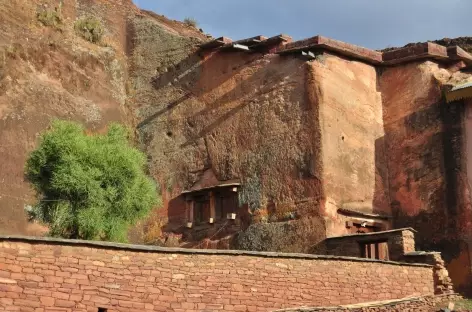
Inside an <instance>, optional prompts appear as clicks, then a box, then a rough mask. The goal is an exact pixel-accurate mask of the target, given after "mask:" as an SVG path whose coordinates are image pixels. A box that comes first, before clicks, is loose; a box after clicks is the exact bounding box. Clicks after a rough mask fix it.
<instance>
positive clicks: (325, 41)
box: [276, 36, 382, 64]
mask: <svg viewBox="0 0 472 312" xmlns="http://www.w3.org/2000/svg"><path fill="white" fill-rule="evenodd" d="M310 50H328V51H332V52H336V53H339V54H342V55H347V56H350V57H353V58H356V59H360V60H363V61H367V62H368V63H372V64H380V63H382V53H381V52H377V51H374V50H370V49H367V48H364V47H360V46H356V45H353V44H349V43H345V42H342V41H339V40H334V39H330V38H327V37H323V36H315V37H312V38H308V39H305V40H300V41H295V42H292V43H288V44H286V45H285V46H283V47H282V48H280V49H278V50H277V52H276V53H277V54H281V55H284V54H291V53H297V52H302V51H310Z"/></svg>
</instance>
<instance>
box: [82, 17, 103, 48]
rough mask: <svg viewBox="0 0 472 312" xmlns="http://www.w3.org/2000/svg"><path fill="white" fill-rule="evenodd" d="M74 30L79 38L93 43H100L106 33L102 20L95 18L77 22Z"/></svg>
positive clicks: (85, 18) (86, 18)
mask: <svg viewBox="0 0 472 312" xmlns="http://www.w3.org/2000/svg"><path fill="white" fill-rule="evenodd" d="M74 28H75V31H76V33H77V34H78V35H79V36H81V37H82V38H84V39H85V40H87V41H90V42H92V43H99V42H100V41H101V40H102V37H103V34H104V32H105V29H104V28H103V25H102V23H101V22H100V20H98V19H97V18H95V17H93V16H87V17H84V18H81V19H79V20H77V21H76V22H75V24H74Z"/></svg>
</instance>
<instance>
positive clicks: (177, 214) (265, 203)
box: [140, 35, 472, 290]
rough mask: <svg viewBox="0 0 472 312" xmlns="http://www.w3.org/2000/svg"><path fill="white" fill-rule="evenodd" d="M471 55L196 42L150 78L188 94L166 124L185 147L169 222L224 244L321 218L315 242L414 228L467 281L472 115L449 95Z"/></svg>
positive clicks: (280, 39)
mask: <svg viewBox="0 0 472 312" xmlns="http://www.w3.org/2000/svg"><path fill="white" fill-rule="evenodd" d="M471 64H472V56H471V55H469V54H468V53H467V52H465V51H464V50H462V49H461V48H460V47H458V46H450V47H445V46H441V45H438V44H435V43H432V42H428V43H423V44H416V45H413V46H408V47H405V48H399V49H393V50H389V51H384V52H381V51H373V50H369V49H366V48H362V47H359V46H355V45H351V44H347V43H344V42H340V41H337V40H333V39H329V38H326V37H322V36H316V37H313V38H309V39H306V40H301V41H292V40H291V38H290V37H288V36H285V35H280V36H275V37H271V38H266V37H263V36H257V37H253V38H248V39H244V40H239V41H232V40H231V39H228V38H224V37H223V38H218V39H214V40H213V41H209V42H206V43H204V44H201V45H199V46H198V47H196V48H195V50H194V51H193V52H192V54H191V55H189V56H188V57H187V58H185V59H184V60H182V62H180V63H178V64H174V66H173V67H171V68H167V69H166V71H165V72H163V73H162V74H160V75H157V76H156V77H155V82H154V83H155V86H156V88H157V90H161V91H162V90H163V89H164V88H166V87H165V86H172V87H173V88H180V90H184V91H185V92H184V93H185V94H184V95H183V96H181V97H179V98H177V99H176V101H177V102H176V103H178V104H176V103H174V102H172V103H173V104H170V106H168V108H167V109H168V115H167V116H166V117H162V120H161V121H164V122H165V120H167V122H168V125H167V126H166V127H167V131H168V133H171V134H172V142H168V141H166V142H165V144H166V145H167V146H170V148H171V149H172V150H173V153H175V154H177V155H181V157H180V159H174V160H172V161H170V162H169V163H170V166H171V168H173V170H174V171H173V173H172V174H173V175H174V176H177V177H178V178H177V179H176V180H177V181H175V180H174V183H173V187H172V189H171V190H169V192H168V193H167V196H168V197H167V201H166V209H164V210H163V211H162V213H163V214H165V215H166V216H167V218H168V220H169V222H168V225H167V226H166V230H167V231H170V232H177V233H183V235H184V239H185V240H186V241H188V242H196V243H195V244H192V243H189V245H188V246H198V247H201V246H202V239H206V243H205V244H206V245H205V246H207V247H208V248H228V246H229V244H230V241H231V237H232V235H234V234H235V233H237V232H238V231H239V230H241V229H242V230H244V229H246V228H247V227H248V226H249V225H250V224H254V223H258V222H259V223H260V222H262V224H264V223H265V222H269V223H270V222H288V223H291V224H297V222H300V220H302V219H306V218H311V219H316V220H318V221H317V222H320V223H319V224H321V225H322V226H321V227H322V228H323V229H322V230H321V234H320V235H319V237H317V238H316V239H314V240H313V241H312V242H311V243H312V244H316V243H319V242H322V241H323V240H324V239H325V238H331V237H337V236H343V235H347V234H355V233H368V232H379V231H388V230H391V229H394V228H401V227H410V226H411V227H413V228H415V229H417V230H418V234H417V244H418V246H419V247H420V249H423V250H439V251H441V252H442V253H443V255H444V258H445V260H446V262H447V266H448V268H449V270H450V272H451V277H452V279H453V281H454V282H455V283H456V287H457V288H458V289H461V290H462V289H465V287H466V286H467V285H469V284H470V273H471V264H470V252H469V249H470V247H469V244H470V240H469V238H468V237H470V236H467V235H470V234H467V233H469V232H470V221H471V218H470V205H469V202H470V198H469V197H470V196H469V186H468V185H469V184H468V179H469V178H467V177H468V176H469V175H468V174H467V169H466V168H467V165H466V164H467V160H466V153H465V152H464V151H465V150H464V148H466V144H465V142H466V139H463V137H464V138H465V137H466V136H465V133H466V131H467V130H466V129H467V127H466V126H465V125H466V123H467V118H466V117H465V116H466V114H465V112H466V109H465V108H464V107H465V106H464V104H463V101H462V100H456V101H453V102H452V103H449V104H448V103H447V102H446V98H445V94H446V93H447V92H448V91H450V90H451V89H452V88H453V87H454V86H455V85H458V84H461V83H464V82H467V81H469V80H472V78H471V77H472V76H471V75H470V74H469V68H470V65H471ZM161 91H159V92H161ZM174 105H177V106H178V107H177V106H175V108H174ZM151 116H152V115H151ZM180 116H184V117H180ZM179 118H181V119H179ZM158 119H159V118H158ZM172 120H177V121H176V122H173V123H172V122H171V121H172ZM146 122H148V123H147V124H146V125H144V126H143V127H142V128H140V131H141V133H142V135H143V136H146V137H150V138H151V139H150V140H151V141H152V140H155V143H154V144H157V142H158V141H159V140H161V139H157V134H156V133H158V132H156V131H159V129H160V127H159V126H158V125H157V123H156V124H154V126H153V125H152V122H149V120H148V119H146ZM462 129H464V130H462ZM189 133H190V134H189ZM463 133H464V135H463ZM159 135H160V134H159ZM182 139H184V140H185V141H182ZM177 142H179V143H177ZM149 153H150V154H151V155H152V152H149ZM155 157H161V156H159V155H156V156H155ZM151 159H152V156H151ZM151 161H152V160H151ZM167 161H169V160H167ZM164 176H165V175H164ZM161 177H162V176H161ZM261 226H262V225H261ZM269 249H270V248H269ZM465 270H466V271H467V272H468V274H463V272H464V271H465Z"/></svg>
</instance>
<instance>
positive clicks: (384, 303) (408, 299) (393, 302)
mask: <svg viewBox="0 0 472 312" xmlns="http://www.w3.org/2000/svg"><path fill="white" fill-rule="evenodd" d="M441 297H445V298H450V297H461V295H459V294H457V293H452V294H440V295H430V296H421V297H406V298H402V299H393V300H383V301H374V302H364V303H358V304H349V305H339V306H331V307H306V306H304V307H299V308H288V309H282V310H275V311H274V312H291V311H297V312H301V311H309V312H312V311H316V310H323V311H326V310H338V309H360V308H375V307H384V306H389V305H397V304H401V303H406V302H417V301H421V300H423V299H428V298H441Z"/></svg>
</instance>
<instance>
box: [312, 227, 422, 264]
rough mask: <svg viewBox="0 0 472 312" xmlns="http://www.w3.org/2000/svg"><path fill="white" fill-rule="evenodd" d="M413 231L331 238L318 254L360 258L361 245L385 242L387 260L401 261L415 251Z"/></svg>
mask: <svg viewBox="0 0 472 312" xmlns="http://www.w3.org/2000/svg"><path fill="white" fill-rule="evenodd" d="M413 231H414V230H413V229H397V230H391V231H384V232H377V233H368V234H353V235H345V236H339V237H331V238H327V239H326V240H325V242H324V246H325V248H323V250H319V252H322V253H323V254H327V255H336V256H348V257H360V256H361V250H360V244H361V243H367V242H381V241H382V242H383V241H385V242H386V243H387V245H388V255H389V257H388V258H389V259H390V260H394V261H403V259H404V255H405V253H408V252H412V251H415V237H414V233H413Z"/></svg>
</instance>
